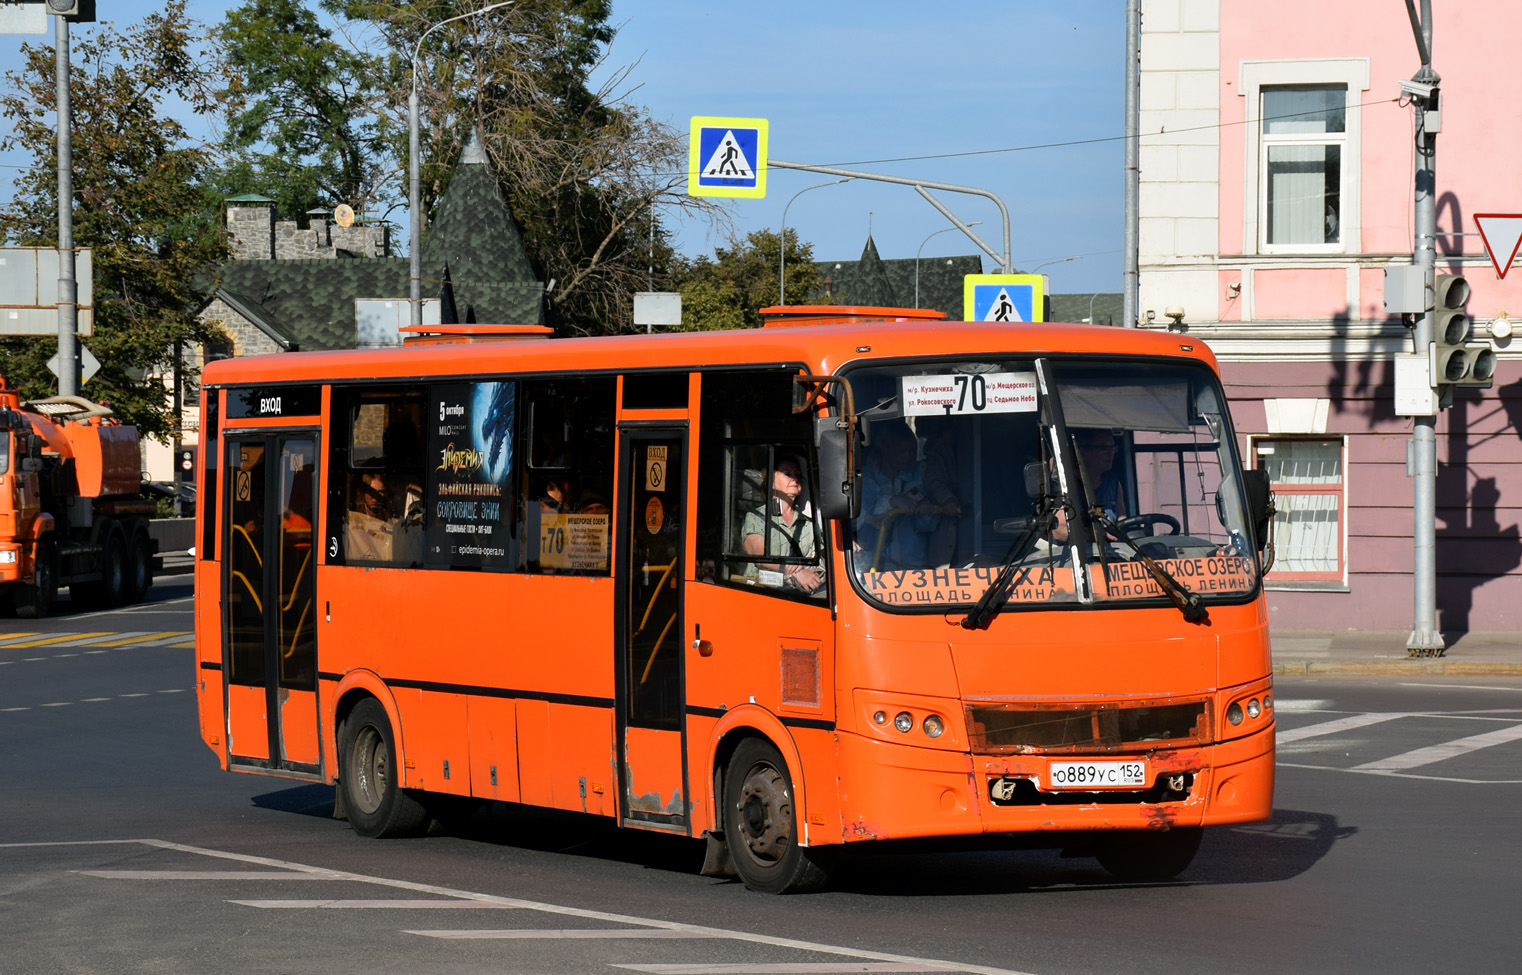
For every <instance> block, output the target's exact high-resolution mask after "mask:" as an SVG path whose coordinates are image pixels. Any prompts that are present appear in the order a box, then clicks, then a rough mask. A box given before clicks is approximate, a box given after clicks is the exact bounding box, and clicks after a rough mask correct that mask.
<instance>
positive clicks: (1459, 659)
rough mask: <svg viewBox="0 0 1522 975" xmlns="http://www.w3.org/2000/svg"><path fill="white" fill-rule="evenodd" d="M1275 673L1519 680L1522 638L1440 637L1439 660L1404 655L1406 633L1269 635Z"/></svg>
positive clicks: (1475, 634) (1495, 635)
mask: <svg viewBox="0 0 1522 975" xmlns="http://www.w3.org/2000/svg"><path fill="white" fill-rule="evenodd" d="M1269 635H1270V639H1271V641H1272V643H1273V652H1274V673H1275V674H1284V675H1289V676H1295V677H1307V676H1308V677H1376V676H1396V677H1434V676H1439V675H1443V674H1447V675H1450V676H1467V677H1477V676H1522V633H1509V632H1478V631H1476V632H1470V633H1445V634H1443V636H1444V642H1445V643H1446V644H1447V649H1446V650H1445V651H1444V653H1443V656H1441V657H1411V656H1408V655H1407V653H1406V637H1408V636H1409V635H1410V631H1409V630H1400V631H1394V630H1388V631H1386V630H1342V631H1338V632H1308V631H1304V630H1270V631H1269Z"/></svg>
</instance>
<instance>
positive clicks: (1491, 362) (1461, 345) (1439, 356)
mask: <svg viewBox="0 0 1522 975" xmlns="http://www.w3.org/2000/svg"><path fill="white" fill-rule="evenodd" d="M1468 300H1469V282H1467V281H1465V280H1464V278H1463V277H1462V276H1461V275H1458V274H1443V275H1439V276H1438V278H1437V295H1436V301H1435V302H1434V305H1433V309H1432V319H1433V325H1432V338H1433V341H1432V384H1433V385H1434V386H1435V387H1437V389H1438V391H1439V392H1442V391H1443V388H1444V387H1445V386H1484V387H1489V386H1490V384H1491V380H1492V379H1493V378H1494V377H1495V373H1496V353H1495V350H1494V349H1492V348H1491V347H1490V345H1489V344H1487V343H1484V342H1472V341H1470V337H1471V335H1472V334H1473V332H1474V326H1473V325H1472V324H1471V322H1470V321H1469V315H1468V314H1467V313H1466V312H1465V311H1464V303H1465V302H1467V301H1468Z"/></svg>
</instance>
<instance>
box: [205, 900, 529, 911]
mask: <svg viewBox="0 0 1522 975" xmlns="http://www.w3.org/2000/svg"><path fill="white" fill-rule="evenodd" d="M228 903H229V904H242V905H243V906H244V907H262V908H277V909H286V910H311V909H314V908H318V909H323V908H326V909H356V910H409V911H410V910H416V909H425V910H426V909H429V908H432V909H438V910H467V911H508V910H515V908H511V907H509V906H507V905H506V904H483V903H481V902H480V901H462V900H365V901H295V900H284V901H228Z"/></svg>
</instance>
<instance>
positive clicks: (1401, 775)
mask: <svg viewBox="0 0 1522 975" xmlns="http://www.w3.org/2000/svg"><path fill="white" fill-rule="evenodd" d="M1274 764H1275V766H1276V767H1278V768H1300V769H1310V770H1311V771H1314V772H1350V773H1352V774H1354V775H1383V776H1386V777H1388V778H1392V779H1420V780H1421V781H1423V782H1451V783H1453V784H1455V785H1522V779H1466V778H1461V777H1459V776H1456V775H1424V774H1420V773H1417V772H1389V771H1385V770H1383V769H1366V768H1344V767H1342V766H1340V765H1302V764H1299V763H1297V762H1275V763H1274Z"/></svg>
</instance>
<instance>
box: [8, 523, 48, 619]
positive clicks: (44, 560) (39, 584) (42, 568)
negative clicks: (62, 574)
mask: <svg viewBox="0 0 1522 975" xmlns="http://www.w3.org/2000/svg"><path fill="white" fill-rule="evenodd" d="M33 573H34V574H33V579H34V581H33V583H32V585H30V586H24V585H21V584H20V583H18V584H17V585H16V586H15V589H14V592H13V597H12V598H13V600H14V602H15V604H16V615H17V616H19V617H21V618H22V619H24V620H37V619H42V617H44V616H46V615H48V612H49V611H50V610H52V608H53V602H54V601H55V600H56V599H57V598H58V563H57V561H56V559H55V557H54V555H53V546H52V545H49V544H48V543H47V542H40V543H38V545H37V565H36V567H35V569H34V570H33Z"/></svg>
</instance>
